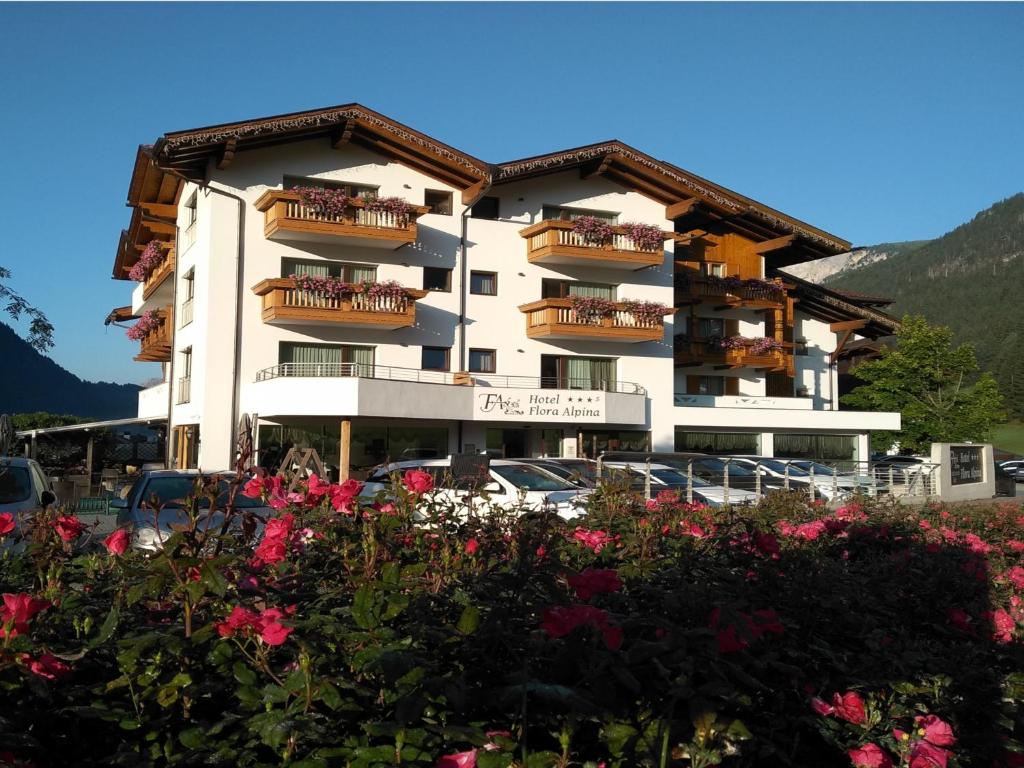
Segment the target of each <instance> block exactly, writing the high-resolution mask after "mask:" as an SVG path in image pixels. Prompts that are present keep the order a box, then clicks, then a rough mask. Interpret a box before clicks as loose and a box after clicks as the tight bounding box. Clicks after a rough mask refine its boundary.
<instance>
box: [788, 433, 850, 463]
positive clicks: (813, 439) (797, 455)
mask: <svg viewBox="0 0 1024 768" xmlns="http://www.w3.org/2000/svg"><path fill="white" fill-rule="evenodd" d="M775 455H776V456H782V457H784V458H787V459H813V460H815V461H825V462H829V461H853V460H854V459H856V457H857V436H856V435H825V434H780V433H776V435H775Z"/></svg>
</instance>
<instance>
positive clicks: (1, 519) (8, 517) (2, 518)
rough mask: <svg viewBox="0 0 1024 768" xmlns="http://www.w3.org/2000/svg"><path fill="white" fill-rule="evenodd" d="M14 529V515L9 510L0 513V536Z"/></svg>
mask: <svg viewBox="0 0 1024 768" xmlns="http://www.w3.org/2000/svg"><path fill="white" fill-rule="evenodd" d="M13 530H14V515H12V514H11V513H10V512H3V513H0V536H6V535H7V534H8V533H10V532H11V531H13Z"/></svg>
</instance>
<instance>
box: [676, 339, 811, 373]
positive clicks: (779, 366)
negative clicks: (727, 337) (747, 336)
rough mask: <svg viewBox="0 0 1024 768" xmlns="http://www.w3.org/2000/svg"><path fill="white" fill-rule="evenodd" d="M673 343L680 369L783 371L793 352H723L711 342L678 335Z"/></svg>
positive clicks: (786, 367) (726, 350) (785, 350)
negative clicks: (703, 367)
mask: <svg viewBox="0 0 1024 768" xmlns="http://www.w3.org/2000/svg"><path fill="white" fill-rule="evenodd" d="M673 341H674V350H675V361H676V364H677V365H681V366H697V365H710V366H714V367H715V368H720V369H725V368H757V369H759V370H762V371H786V370H788V369H789V367H790V365H791V363H792V358H793V355H792V350H788V349H775V350H771V351H768V352H756V351H754V350H752V349H750V348H749V347H744V348H739V349H723V348H722V347H720V346H719V344H718V342H717V341H715V340H712V339H699V338H693V337H690V336H685V335H679V336H676V337H675V339H674V340H673Z"/></svg>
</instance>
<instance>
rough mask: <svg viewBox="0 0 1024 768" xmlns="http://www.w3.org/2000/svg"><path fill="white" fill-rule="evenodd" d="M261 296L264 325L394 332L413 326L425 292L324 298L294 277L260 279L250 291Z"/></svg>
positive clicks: (409, 289) (366, 293) (364, 293)
mask: <svg viewBox="0 0 1024 768" xmlns="http://www.w3.org/2000/svg"><path fill="white" fill-rule="evenodd" d="M252 290H253V293H255V294H256V295H257V296H262V297H263V322H265V323H278V324H286V323H302V324H311V325H339V326H354V327H361V328H379V329H382V330H393V329H395V328H405V327H409V326H412V325H415V324H416V300H417V299H422V298H423V297H424V296H426V295H427V293H428V292H427V291H422V290H419V289H417V288H406V289H405V293H404V295H402V296H391V295H387V296H371V295H370V294H369V293H368V292H366V291H363V292H352V293H345V294H342V295H341V296H326V295H323V294H320V293H318V292H316V291H311V290H304V289H302V288H299V287H298V286H297V285H296V282H295V280H294V279H293V278H290V277H277V278H271V279H269V280H263V281H262V282H260V283H258V284H257V285H256V286H255V287H254V288H253V289H252Z"/></svg>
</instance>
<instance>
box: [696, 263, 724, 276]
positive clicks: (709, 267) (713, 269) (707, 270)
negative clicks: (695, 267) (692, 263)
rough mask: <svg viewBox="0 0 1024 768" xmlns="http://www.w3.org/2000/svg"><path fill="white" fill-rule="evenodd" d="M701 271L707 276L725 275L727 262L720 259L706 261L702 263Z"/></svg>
mask: <svg viewBox="0 0 1024 768" xmlns="http://www.w3.org/2000/svg"><path fill="white" fill-rule="evenodd" d="M700 271H701V274H702V275H704V276H705V277H725V264H722V263H721V262H719V261H706V262H704V263H703V264H701V265H700Z"/></svg>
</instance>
